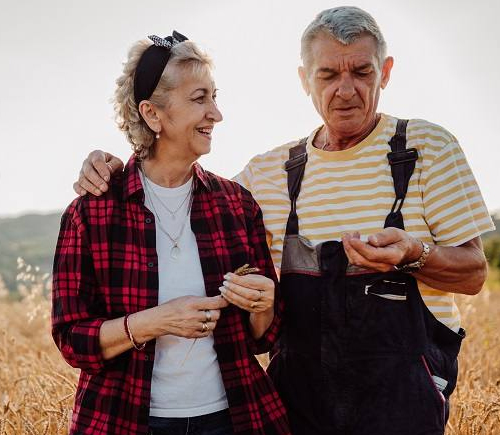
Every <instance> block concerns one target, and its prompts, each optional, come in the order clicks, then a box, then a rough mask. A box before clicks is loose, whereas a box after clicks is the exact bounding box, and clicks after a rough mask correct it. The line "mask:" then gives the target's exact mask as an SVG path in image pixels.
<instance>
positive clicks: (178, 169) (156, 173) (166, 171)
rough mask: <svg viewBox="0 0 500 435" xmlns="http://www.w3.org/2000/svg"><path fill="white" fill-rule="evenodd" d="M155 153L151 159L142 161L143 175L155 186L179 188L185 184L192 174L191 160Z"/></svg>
mask: <svg viewBox="0 0 500 435" xmlns="http://www.w3.org/2000/svg"><path fill="white" fill-rule="evenodd" d="M158 151H159V150H157V152H156V153H155V156H154V157H153V158H150V159H147V160H144V163H143V169H144V171H145V175H146V176H147V177H148V178H149V179H150V180H151V181H152V182H153V183H155V184H158V185H159V186H163V187H179V186H182V185H183V184H186V183H187V181H188V180H189V179H190V178H191V176H192V173H193V164H194V161H193V159H192V158H191V159H189V158H182V157H181V158H179V157H174V156H172V155H169V154H170V153H162V152H158Z"/></svg>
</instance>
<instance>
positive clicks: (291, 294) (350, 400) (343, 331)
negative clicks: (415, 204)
mask: <svg viewBox="0 0 500 435" xmlns="http://www.w3.org/2000/svg"><path fill="white" fill-rule="evenodd" d="M406 125H407V121H403V120H399V121H398V124H397V128H396V133H395V135H394V136H393V137H392V139H391V140H390V142H389V144H390V146H391V152H390V153H389V154H388V159H389V163H390V165H391V173H392V177H393V181H394V188H395V192H396V200H395V201H394V205H393V207H392V210H391V211H390V212H389V214H388V215H387V218H386V221H385V227H396V228H400V229H404V222H403V217H402V214H401V207H402V205H403V201H404V198H405V195H406V192H407V189H408V183H409V180H410V177H411V175H412V173H413V170H414V168H415V161H416V160H417V159H418V153H417V150H416V149H413V148H412V149H406ZM306 162H307V154H306V146H305V140H304V139H303V140H301V141H300V142H299V145H297V146H296V147H293V148H292V149H290V160H288V161H287V162H286V170H287V171H288V189H289V194H290V200H291V211H290V215H289V217H288V222H287V227H286V237H285V241H284V246H283V259H282V265H281V291H282V295H283V298H284V300H285V313H284V322H283V332H282V336H281V339H280V342H279V344H278V345H277V348H276V350H275V353H274V355H273V357H272V360H271V363H270V365H269V369H268V373H269V375H270V376H271V378H272V380H273V382H274V384H275V386H276V388H277V390H278V392H279V394H280V396H281V398H282V399H283V402H284V404H285V406H286V408H287V410H288V414H289V419H290V423H291V427H292V433H293V434H294V435H327V434H328V435H334V434H339V435H423V434H429V435H430V434H432V435H442V434H443V433H444V428H445V425H446V421H447V419H448V411H449V404H448V398H449V396H450V395H451V393H452V392H453V390H454V388H455V385H456V379H457V370H458V367H457V356H458V352H459V350H460V344H461V341H462V339H463V338H464V336H465V331H464V330H463V329H460V331H459V332H458V333H455V332H454V331H452V330H451V329H449V328H448V327H447V326H445V325H443V324H442V323H441V322H439V321H438V320H437V319H436V318H435V317H434V315H433V314H432V313H431V312H430V311H429V310H428V308H427V307H426V305H425V304H424V302H423V300H422V297H421V295H420V292H419V290H418V287H417V282H416V280H415V278H414V277H413V276H411V275H409V274H405V273H401V272H396V271H394V272H390V273H379V272H373V271H367V270H364V269H359V268H357V269H356V268H355V267H352V266H351V265H348V261H347V257H346V255H345V252H344V249H343V246H342V243H341V242H338V241H327V242H324V243H321V244H319V245H316V246H313V245H312V244H311V243H310V242H309V241H308V240H307V239H306V238H304V237H302V236H300V234H299V225H298V217H297V212H296V202H297V198H298V196H299V192H300V186H301V181H302V177H303V175H304V168H305V165H306Z"/></svg>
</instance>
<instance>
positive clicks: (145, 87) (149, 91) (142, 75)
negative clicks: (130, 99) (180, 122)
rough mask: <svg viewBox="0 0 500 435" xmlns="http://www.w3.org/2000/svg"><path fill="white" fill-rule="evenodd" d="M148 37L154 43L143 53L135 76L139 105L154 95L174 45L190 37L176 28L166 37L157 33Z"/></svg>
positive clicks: (136, 96)
mask: <svg viewBox="0 0 500 435" xmlns="http://www.w3.org/2000/svg"><path fill="white" fill-rule="evenodd" d="M148 38H149V39H150V40H151V41H153V45H151V46H150V47H148V48H147V49H146V51H144V53H143V54H142V56H141V58H140V59H139V63H138V64H137V68H136V70H135V76H134V99H135V102H136V104H137V105H139V103H140V102H141V101H142V100H147V99H148V98H149V97H151V95H153V92H154V91H155V89H156V86H158V82H159V81H160V78H161V75H162V74H163V70H164V69H165V67H166V66H167V62H168V60H169V59H170V52H171V49H172V47H174V46H175V45H177V44H180V43H181V42H183V41H187V39H188V38H186V37H185V36H184V35H181V34H180V33H179V32H176V31H175V30H174V31H173V33H172V36H167V37H166V38H160V37H159V36H156V35H151V36H148Z"/></svg>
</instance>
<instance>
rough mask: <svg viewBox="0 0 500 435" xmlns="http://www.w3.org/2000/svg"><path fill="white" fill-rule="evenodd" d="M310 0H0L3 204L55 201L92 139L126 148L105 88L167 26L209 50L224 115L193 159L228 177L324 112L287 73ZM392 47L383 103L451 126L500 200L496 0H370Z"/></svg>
mask: <svg viewBox="0 0 500 435" xmlns="http://www.w3.org/2000/svg"><path fill="white" fill-rule="evenodd" d="M343 4H344V3H343V2H342V3H337V2H332V1H320V0H317V1H315V0H308V1H306V2H303V1H300V2H299V1H290V0H288V1H285V0H276V1H273V0H252V1H238V0H212V1H207V0H191V1H190V0H186V1H175V2H174V1H170V0H163V1H156V0H149V1H148V2H138V1H136V0H134V1H131V0H121V1H115V0H108V1H96V0H87V1H85V2H82V1H74V0H64V1H62V0H57V1H56V0H45V1H43V2H40V1H34V0H31V1H26V0H24V1H23V0H18V1H13V0H10V1H6V0H0V64H1V67H0V82H1V83H2V84H3V86H2V93H1V96H0V216H13V215H19V214H22V213H26V212H49V211H54V210H61V209H63V208H65V207H66V206H67V205H68V204H69V202H70V201H71V200H72V199H73V198H74V197H75V194H74V192H73V190H72V184H73V182H74V181H75V180H76V178H77V177H78V172H79V170H80V167H81V163H82V161H83V159H84V158H85V157H86V156H87V155H88V153H89V152H90V151H91V150H93V149H96V148H100V149H104V150H107V151H110V152H112V153H113V154H115V155H117V156H119V157H120V158H122V159H125V160H126V159H128V157H129V155H130V154H131V149H130V146H129V144H128V142H127V141H126V139H125V137H124V136H123V134H122V133H121V132H120V131H119V130H118V128H117V127H116V124H115V122H114V116H113V115H114V114H113V108H112V105H111V103H110V99H111V97H112V95H113V91H114V86H115V80H116V78H117V77H118V76H119V75H120V72H121V67H122V62H123V61H124V60H125V59H126V54H127V51H128V48H129V47H130V46H131V45H132V43H134V42H135V41H137V40H139V39H142V38H144V37H145V36H147V35H149V34H157V35H160V36H166V35H169V34H171V31H172V30H173V29H175V30H178V31H179V32H181V33H183V34H185V35H186V36H188V37H189V39H191V40H194V41H196V42H197V43H199V44H200V45H201V46H202V47H203V48H204V49H205V50H206V51H207V52H208V53H209V54H210V55H211V56H212V57H213V59H214V61H215V66H216V69H215V80H216V84H217V87H218V88H219V92H218V104H219V108H220V109H221V111H222V113H223V115H224V121H223V122H222V123H220V124H218V125H217V126H216V128H215V130H214V134H213V137H214V139H213V140H212V152H211V153H210V155H208V156H204V157H202V159H201V163H202V165H203V166H204V167H205V168H207V169H209V170H211V171H213V172H216V173H218V174H220V175H223V176H226V177H231V176H233V175H235V174H236V173H238V172H239V171H240V170H241V169H242V168H243V166H244V165H245V164H246V163H247V162H248V160H249V159H250V158H251V157H252V156H254V155H256V154H259V153H263V152H265V151H267V150H269V149H271V148H273V147H275V146H278V145H281V144H283V143H286V142H289V141H290V140H293V139H298V138H300V137H303V136H306V135H308V134H309V133H310V132H311V131H312V130H313V129H314V128H315V127H317V126H319V125H320V124H321V120H320V118H319V116H318V115H317V114H316V112H315V110H314V108H313V106H312V103H311V101H310V100H309V99H308V98H307V96H306V95H305V94H304V92H303V90H302V88H301V86H300V82H299V79H298V75H297V66H298V65H299V64H300V56H299V49H300V44H299V41H300V36H301V34H302V32H303V30H304V29H305V27H306V26H307V24H308V23H309V22H310V21H311V20H312V19H313V18H314V16H315V15H316V14H317V13H318V12H320V11H321V10H323V9H326V8H330V7H334V6H339V5H343ZM347 4H349V3H347ZM352 5H355V6H359V7H361V8H363V9H365V10H367V11H368V12H370V13H371V14H372V15H373V16H374V18H375V19H376V20H377V22H378V23H379V25H380V27H381V29H382V32H383V33H384V36H385V39H386V41H387V44H388V54H389V55H392V56H393V57H394V59H395V64H394V68H393V70H392V75H391V80H390V82H389V85H388V87H387V88H386V89H385V90H384V91H383V92H382V94H381V97H380V102H379V111H381V112H384V113H389V114H391V115H394V116H398V117H401V118H422V119H427V120H429V121H431V122H434V123H437V124H440V125H442V126H443V127H445V128H446V129H448V130H449V131H451V132H452V133H453V134H454V135H455V136H456V137H457V138H458V139H459V142H460V144H461V146H462V148H463V150H464V152H465V154H466V156H467V159H468V161H469V164H470V165H471V167H472V169H473V172H474V174H475V176H476V179H477V181H478V183H479V186H480V188H481V191H482V193H483V197H484V199H485V201H486V205H487V206H488V208H489V209H490V210H491V211H495V210H500V189H499V187H500V183H499V181H498V178H499V177H498V171H499V170H500V146H499V145H498V144H497V143H496V139H495V137H496V135H495V133H494V129H495V128H497V127H498V125H499V121H500V80H499V70H500V50H499V48H498V47H500V33H499V32H498V31H497V30H496V29H497V28H498V17H499V16H500V2H499V1H496V0H475V1H474V2H471V1H465V0H454V1H451V0H432V1H431V0H418V1H417V0H410V1H405V2H402V1H396V0H394V1H392V0H378V1H377V2H373V1H358V2H356V3H354V4H352Z"/></svg>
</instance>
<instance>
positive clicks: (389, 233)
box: [342, 228, 423, 272]
mask: <svg viewBox="0 0 500 435" xmlns="http://www.w3.org/2000/svg"><path fill="white" fill-rule="evenodd" d="M342 243H343V245H344V250H345V253H346V255H347V258H348V259H349V263H351V264H353V265H355V266H359V267H364V268H367V269H373V270H377V271H379V272H390V271H392V270H394V266H395V265H397V264H404V263H410V262H412V261H416V260H418V258H419V257H420V255H421V254H422V250H423V247H422V243H421V242H420V241H419V240H418V239H415V238H414V237H411V236H410V235H409V234H408V233H407V232H406V231H403V230H400V229H398V228H385V229H384V230H382V231H380V232H379V233H376V234H373V235H371V236H369V237H368V241H367V242H362V241H361V240H360V238H359V233H357V232H355V233H352V234H351V233H347V234H344V235H343V236H342Z"/></svg>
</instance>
